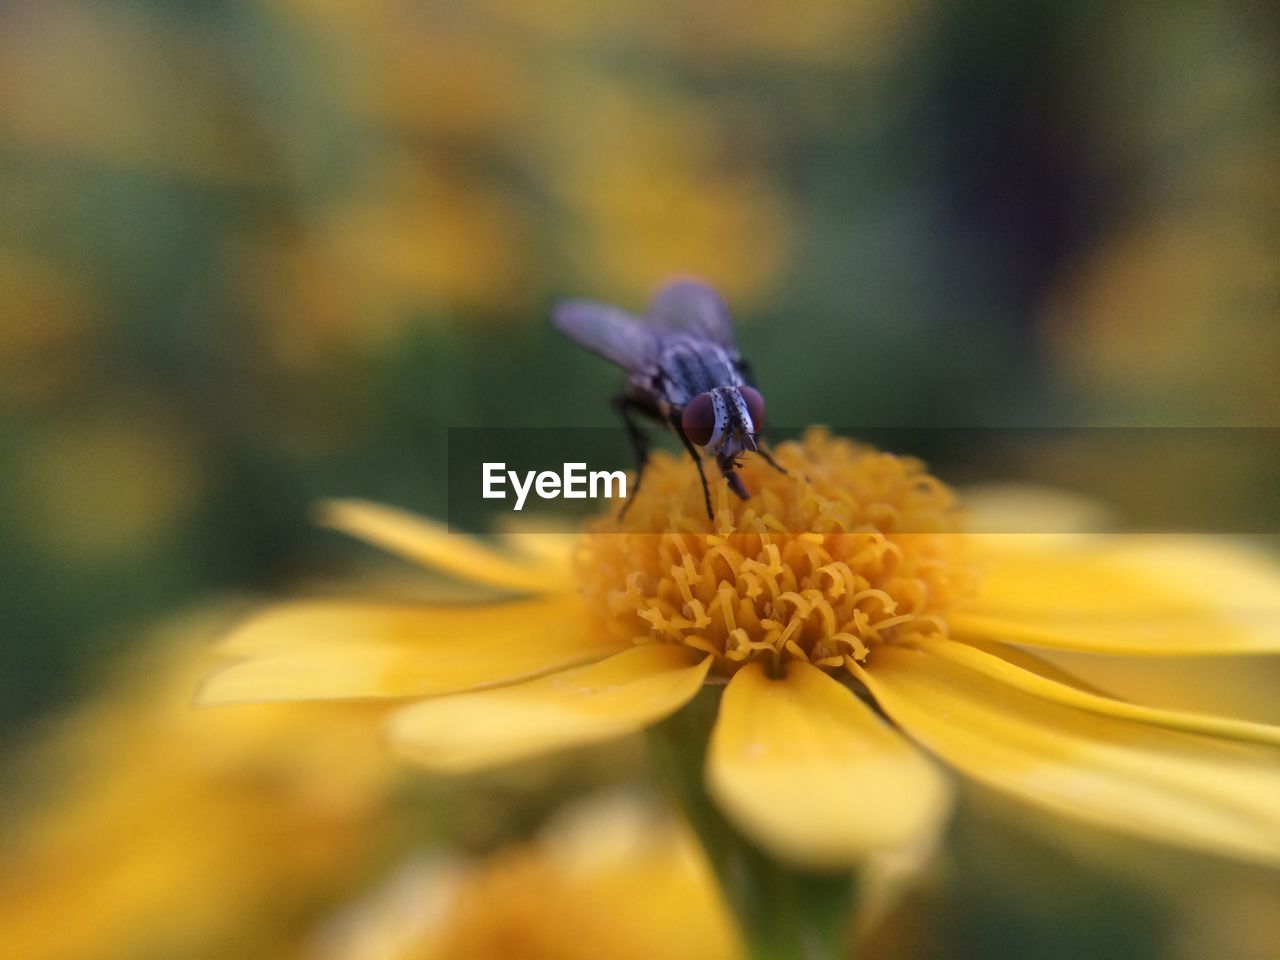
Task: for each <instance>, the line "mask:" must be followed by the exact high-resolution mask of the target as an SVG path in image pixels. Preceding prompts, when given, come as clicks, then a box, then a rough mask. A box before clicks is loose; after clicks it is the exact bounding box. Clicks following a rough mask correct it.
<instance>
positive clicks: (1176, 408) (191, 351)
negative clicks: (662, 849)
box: [0, 0, 1280, 957]
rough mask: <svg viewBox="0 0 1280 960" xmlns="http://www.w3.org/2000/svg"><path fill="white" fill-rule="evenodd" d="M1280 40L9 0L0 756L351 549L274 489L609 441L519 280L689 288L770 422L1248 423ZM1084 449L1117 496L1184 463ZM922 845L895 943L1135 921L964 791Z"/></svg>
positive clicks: (1163, 27) (1267, 420) (1169, 9)
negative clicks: (484, 452)
mask: <svg viewBox="0 0 1280 960" xmlns="http://www.w3.org/2000/svg"><path fill="white" fill-rule="evenodd" d="M1277 24H1280V17H1277V10H1276V7H1275V5H1274V4H1271V3H1265V2H1245V0H1241V2H1198V0H1196V2H1193V0H1172V2H1165V3H1161V4H1146V3H1141V2H1137V0H1122V2H1103V0H1083V2H1076V3H1067V2H1062V0H1058V2H1046V3H1035V4H1019V3H1013V2H993V0H976V2H970V3H966V4H942V3H936V2H929V0H904V2H887V0H815V2H812V3H807V4H804V5H794V6H793V5H790V4H782V3H766V2H737V3H731V2H727V0H707V2H701V3H697V4H688V3H678V2H674V0H623V2H620V3H613V4H608V5H603V4H597V3H594V2H591V0H552V2H548V3H539V4H533V3H523V2H520V0H456V2H443V0H440V2H389V3H380V4H374V5H364V4H350V5H349V4H344V3H340V2H338V0H241V2H212V0H207V2H194V0H189V2H170V3H165V4H156V3H149V2H143V0H134V2H122V0H96V2H92V3H89V2H84V3H75V2H67V0H47V2H38V3H37V2H33V0H11V2H9V3H7V4H5V5H3V6H2V7H0V462H2V463H3V470H2V471H0V625H2V627H0V628H2V631H3V632H2V645H0V738H3V739H0V748H7V747H9V746H12V745H13V744H16V743H18V742H21V740H22V739H23V738H24V736H26V735H27V734H28V733H29V732H30V731H32V730H33V729H34V728H35V727H36V726H38V725H39V724H40V722H41V721H42V720H44V719H45V718H48V717H51V716H54V715H55V714H56V713H57V711H58V709H59V708H60V707H62V706H64V705H66V704H68V703H70V702H71V701H73V700H74V699H75V698H77V697H78V696H80V695H82V694H84V693H87V692H89V691H91V690H93V689H94V687H95V684H96V683H97V681H98V680H99V678H100V676H101V675H102V673H103V672H104V670H106V668H107V666H108V665H109V664H111V663H113V662H115V661H116V660H117V659H118V657H119V656H120V655H121V654H123V653H125V652H127V651H129V650H130V648H131V647H133V646H136V645H137V644H140V643H141V642H142V638H143V637H144V636H145V630H144V628H146V627H148V626H150V625H152V624H154V623H156V622H158V621H163V620H165V619H166V618H168V617H170V616H172V615H174V614H177V613H179V612H181V611H183V610H185V609H187V608H188V607H189V605H190V604H192V603H193V602H198V601H202V600H205V599H207V598H209V597H211V596H219V597H221V596H227V595H229V594H237V595H238V594H246V593H252V594H265V593H268V592H282V591H286V590H288V589H290V588H293V587H296V586H297V585H299V584H305V583H312V582H315V581H317V580H319V581H323V580H325V579H326V578H332V577H336V576H338V575H339V574H340V572H341V571H343V570H346V569H349V568H350V566H351V561H352V558H353V556H355V553H354V552H353V550H354V548H351V547H349V546H347V545H346V544H344V543H342V542H341V541H340V540H339V538H336V537H333V536H330V535H327V534H324V533H320V532H316V531H314V530H313V529H312V528H311V527H310V526H309V510H310V505H311V504H312V503H313V501H314V500H316V499H317V498H319V497H322V496H334V495H353V496H362V497H367V498H370V499H374V500H381V501H386V502H391V503H395V504H398V505H402V506H405V507H409V508H412V509H415V510H418V511H421V512H423V513H426V514H429V515H435V516H441V515H443V513H444V512H445V504H444V484H445V477H446V470H445V465H444V455H445V436H446V431H447V429H448V428H449V427H451V426H483V425H492V426H529V427H538V426H566V425H569V426H591V425H604V424H609V423H611V422H612V418H611V413H610V411H609V409H608V406H607V404H606V402H605V399H606V397H607V396H608V395H609V393H610V392H611V391H612V390H613V388H614V386H615V384H616V382H617V374H616V372H615V371H613V370H611V369H609V368H608V367H607V366H606V365H605V364H603V363H600V362H599V361H597V360H596V359H595V358H592V357H590V356H588V355H587V354H586V353H584V352H582V351H580V350H578V349H577V348H575V347H574V346H572V345H571V344H568V343H567V342H565V341H563V340H561V339H559V338H557V337H555V336H554V335H553V334H552V332H551V331H550V329H549V327H548V322H547V316H548V310H549V307H550V305H551V304H552V303H553V302H554V301H555V300H556V299H557V298H559V297H563V296H570V295H579V296H593V297H597V298H599V299H604V300H608V301H611V302H616V303H619V304H622V305H624V306H628V307H631V308H634V309H637V310H638V309H640V308H642V307H643V305H644V303H645V301H646V299H647V297H648V296H649V294H650V293H651V292H652V291H653V290H654V288H655V287H656V286H658V285H659V284H660V283H661V282H662V281H663V280H664V279H665V278H667V277H669V276H670V275H672V274H676V273H679V274H695V275H700V276H703V277H705V278H707V279H709V280H710V281H712V282H714V283H715V284H717V285H718V286H719V287H720V288H721V289H722V290H723V291H724V293H725V294H726V296H727V298H728V299H729V301H730V302H731V304H732V306H733V307H734V309H735V311H736V314H737V316H738V319H739V321H740V332H741V337H740V339H741V341H742V345H743V349H744V353H745V354H746V355H747V356H748V357H750V358H751V359H752V360H753V362H754V365H755V367H756V370H757V372H758V374H759V377H760V380H761V383H762V385H763V387H764V388H765V392H766V394H767V396H768V398H769V404H770V411H771V417H772V418H773V419H774V420H776V421H777V422H780V423H784V424H790V425H803V424H806V423H829V424H834V425H854V426H857V425H866V426H874V427H879V428H885V427H888V428H893V427H899V426H901V427H910V426H926V427H939V426H957V427H960V426H975V425H976V426H991V425H998V426H1009V425H1071V426H1075V425H1093V424H1098V425H1172V426H1207V425H1249V426H1276V425H1277V423H1278V422H1280V375H1278V374H1280V363H1278V362H1277V358H1280V325H1278V324H1277V319H1280V318H1278V314H1280V58H1277V57H1276V50H1277V41H1278V40H1280V37H1278V36H1277ZM906 452H911V451H910V450H908V451H906ZM1101 466H1102V468H1103V469H1107V470H1115V471H1118V473H1119V474H1120V475H1121V477H1122V480H1121V483H1120V486H1121V487H1122V488H1123V487H1124V486H1128V487H1131V488H1132V489H1133V491H1134V493H1135V495H1137V496H1140V497H1153V498H1157V499H1158V498H1160V497H1176V496H1177V495H1178V494H1179V484H1180V483H1186V482H1188V481H1187V480H1186V479H1185V478H1181V479H1180V478H1179V477H1178V475H1177V473H1176V471H1161V470H1159V469H1155V470H1148V469H1146V467H1147V466H1149V465H1144V464H1129V465H1127V466H1128V467H1132V468H1136V469H1140V470H1141V472H1138V473H1135V474H1133V476H1132V479H1126V478H1125V477H1124V475H1123V465H1117V464H1104V465H1101ZM1202 480H1203V478H1200V479H1198V480H1196V481H1195V482H1197V483H1198V482H1202ZM1222 482H1223V483H1224V485H1229V484H1230V482H1231V476H1230V475H1227V476H1225V477H1224V478H1223V481H1222ZM993 837H999V838H1000V840H1001V843H1002V845H1001V847H1000V848H999V850H998V851H997V852H996V854H995V855H994V856H993V855H992V848H991V846H990V843H991V840H992V838H993ZM1108 843H1109V841H1108ZM1104 845H1105V844H1104ZM1068 849H1069V848H1068ZM951 856H952V857H954V858H955V859H956V860H957V861H960V862H961V863H962V864H963V866H962V867H960V868H958V869H957V871H956V875H957V876H959V877H962V878H963V881H962V882H961V883H960V884H959V886H960V887H961V888H963V891H964V892H963V894H962V895H961V896H959V897H958V898H953V899H952V900H949V901H947V902H946V904H944V905H943V906H942V907H935V908H933V909H932V910H931V911H928V913H929V915H930V916H932V917H934V920H933V921H932V922H934V923H936V924H938V925H939V929H937V930H932V929H926V930H923V932H922V930H921V929H917V930H915V931H914V932H915V934H916V936H917V937H918V938H921V939H922V942H923V941H926V940H927V941H930V942H932V944H933V949H924V948H921V949H917V950H915V955H916V956H922V955H948V954H949V955H958V956H993V955H1011V956H1012V955H1018V956H1021V955H1036V956H1044V957H1048V956H1064V957H1066V956H1083V955H1088V956H1115V957H1132V956H1140V955H1143V953H1144V949H1149V950H1150V951H1151V952H1153V953H1154V952H1156V951H1157V950H1158V949H1160V948H1161V944H1162V941H1161V937H1162V936H1165V935H1166V932H1167V928H1168V917H1167V916H1162V915H1160V913H1159V909H1160V908H1158V907H1157V906H1156V905H1155V903H1154V901H1153V896H1154V895H1153V894H1152V893H1151V892H1150V891H1149V890H1146V889H1142V888H1141V886H1140V884H1137V883H1136V882H1134V881H1131V880H1130V879H1128V878H1127V877H1126V876H1125V875H1124V874H1123V871H1120V872H1118V873H1117V872H1114V871H1113V872H1110V873H1106V874H1105V879H1099V876H1100V875H1099V874H1098V873H1096V872H1090V871H1089V870H1087V869H1083V868H1081V866H1080V863H1078V862H1076V861H1075V860H1073V857H1074V856H1075V854H1072V853H1070V852H1066V853H1064V852H1062V850H1056V849H1055V850H1050V848H1048V847H1045V846H1044V845H1043V841H1040V840H1034V839H1029V838H1028V839H1024V838H1023V837H1022V835H1021V834H1020V833H1018V832H1016V831H1015V832H1012V833H1011V832H1009V831H1008V830H1007V829H1006V828H1004V827H992V826H989V825H987V824H986V823H985V822H984V821H983V820H982V818H981V816H977V817H975V816H972V815H970V814H969V813H962V816H961V825H960V827H959V829H958V831H957V834H956V838H955V840H954V842H953V849H952V851H951ZM1104 859H1105V858H1104ZM1179 863H1180V867H1179V869H1186V864H1185V863H1184V862H1181V861H1180V862H1179ZM975 865H977V870H976V871H975ZM986 871H989V873H988V872H986ZM1193 872H1194V871H1193ZM995 878H998V879H995ZM1250 883H1252V880H1250ZM1014 889H1016V890H1017V893H1018V895H1019V896H1020V897H1021V898H1022V899H1021V902H1022V904H1023V907H1022V910H1021V912H1020V913H1016V914H1013V915H1010V914H1009V913H1008V912H1006V910H1005V907H1006V906H1007V901H1008V898H1009V896H1010V895H1011V894H1010V891H1011V890H1014ZM1240 889H1241V890H1243V891H1244V892H1243V893H1239V896H1236V897H1235V900H1233V901H1231V903H1234V904H1235V906H1234V907H1233V906H1231V903H1227V909H1226V910H1225V912H1221V913H1218V914H1214V916H1213V917H1211V918H1210V919H1208V920H1204V922H1203V923H1200V925H1199V926H1197V927H1195V930H1196V931H1197V935H1199V936H1203V937H1207V938H1209V939H1208V941H1207V942H1210V943H1212V944H1214V945H1215V946H1214V947H1213V948H1212V950H1216V949H1217V948H1218V947H1220V946H1221V939H1220V938H1219V933H1221V935H1222V937H1228V936H1231V935H1234V936H1236V937H1237V938H1238V937H1240V936H1242V935H1243V936H1245V937H1246V941H1245V943H1244V946H1243V947H1239V944H1237V946H1238V947H1239V950H1238V951H1237V954H1238V955H1241V956H1244V955H1247V950H1248V949H1249V948H1250V942H1249V941H1248V940H1247V937H1248V935H1249V931H1248V929H1245V928H1246V927H1247V925H1237V927H1236V929H1234V930H1233V929H1231V927H1232V919H1231V918H1232V917H1233V916H1236V915H1240V916H1244V915H1250V909H1251V908H1250V904H1251V903H1252V902H1253V901H1250V900H1249V897H1253V896H1256V890H1257V889H1264V890H1270V889H1272V888H1269V887H1262V888H1259V887H1257V886H1256V885H1247V884H1246V885H1245V886H1242V887H1241V888H1240ZM1225 896H1226V895H1224V897H1225ZM1222 902H1224V903H1226V901H1225V900H1223V901H1222ZM1120 903H1123V904H1124V905H1125V906H1124V908H1123V909H1112V908H1113V907H1115V906H1116V905H1117V904H1120ZM1232 910H1236V911H1237V913H1232ZM1064 913H1068V914H1070V915H1072V916H1075V917H1077V918H1079V917H1085V918H1088V919H1087V922H1085V923H1081V924H1079V925H1077V926H1075V927H1071V928H1069V929H1064V928H1062V925H1061V917H1062V915H1063V914H1064ZM1252 915H1256V911H1255V912H1254V914H1252ZM1201 919H1204V918H1201ZM1195 922H1199V921H1195ZM1046 931H1052V934H1050V935H1046ZM1206 931H1207V932H1206ZM1215 931H1217V932H1215ZM935 941H936V942H935ZM1197 942H1198V941H1196V940H1195V939H1194V938H1192V939H1191V940H1190V941H1188V942H1184V943H1183V944H1182V946H1181V947H1180V948H1179V949H1182V950H1183V951H1184V954H1185V955H1186V956H1193V955H1203V953H1204V951H1201V952H1200V953H1199V954H1197V952H1196V951H1197V947H1196V944H1197ZM1259 942H1261V941H1259ZM1188 943H1189V945H1188ZM1201 946H1203V944H1201ZM1208 949H1210V948H1206V950H1208ZM904 952H906V953H908V954H910V953H911V952H912V950H911V949H906V948H904ZM1174 954H1175V955H1184V954H1178V953H1177V952H1176V951H1174ZM1237 954H1232V955H1237Z"/></svg>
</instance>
